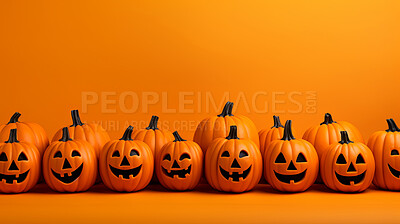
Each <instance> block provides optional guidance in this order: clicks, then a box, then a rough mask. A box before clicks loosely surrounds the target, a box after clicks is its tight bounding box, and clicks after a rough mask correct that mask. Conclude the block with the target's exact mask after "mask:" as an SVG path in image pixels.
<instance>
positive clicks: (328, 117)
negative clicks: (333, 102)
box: [320, 113, 336, 125]
mask: <svg viewBox="0 0 400 224" xmlns="http://www.w3.org/2000/svg"><path fill="white" fill-rule="evenodd" d="M332 123H336V121H334V120H333V118H332V115H331V114H330V113H326V114H325V120H324V122H322V123H321V124H320V125H323V124H332Z"/></svg>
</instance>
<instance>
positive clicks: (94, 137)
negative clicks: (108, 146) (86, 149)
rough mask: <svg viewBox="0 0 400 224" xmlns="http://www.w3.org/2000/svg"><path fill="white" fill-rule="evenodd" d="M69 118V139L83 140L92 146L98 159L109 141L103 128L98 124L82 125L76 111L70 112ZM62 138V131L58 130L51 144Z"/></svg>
mask: <svg viewBox="0 0 400 224" xmlns="http://www.w3.org/2000/svg"><path fill="white" fill-rule="evenodd" d="M71 117H72V125H71V126H69V127H68V131H69V133H70V137H71V139H73V140H83V141H87V142H89V143H90V144H91V145H92V146H93V148H94V151H95V153H96V156H97V158H98V157H99V155H100V151H101V149H102V148H103V146H104V144H105V143H106V142H108V141H110V136H109V135H108V133H107V132H106V131H105V130H104V128H103V127H101V126H100V125H98V124H94V123H91V124H85V123H82V121H81V118H80V117H79V111H78V110H72V111H71ZM62 136H63V129H60V130H58V131H57V132H56V134H55V135H54V137H53V139H52V142H57V141H59V139H60V138H61V137H62Z"/></svg>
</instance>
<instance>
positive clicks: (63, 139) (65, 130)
mask: <svg viewBox="0 0 400 224" xmlns="http://www.w3.org/2000/svg"><path fill="white" fill-rule="evenodd" d="M58 141H60V142H67V141H72V139H71V138H70V136H69V130H68V127H63V129H62V137H61V138H60V140H58Z"/></svg>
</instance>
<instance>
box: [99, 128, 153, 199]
mask: <svg viewBox="0 0 400 224" xmlns="http://www.w3.org/2000/svg"><path fill="white" fill-rule="evenodd" d="M132 131H133V127H132V126H129V127H128V128H127V129H126V130H125V133H124V135H123V136H122V138H121V139H119V140H113V141H109V142H107V143H106V144H105V145H104V147H103V150H102V152H101V154H100V161H99V162H100V164H99V166H100V175H101V178H102V180H103V183H104V184H105V185H106V186H107V187H108V188H109V189H111V190H114V191H123V192H132V191H138V190H141V189H143V188H145V187H146V186H147V185H148V184H149V182H150V180H151V178H152V176H153V170H154V158H153V153H152V151H151V149H150V147H149V146H148V145H147V144H146V143H144V142H142V141H138V140H133V139H132V137H131V136H132Z"/></svg>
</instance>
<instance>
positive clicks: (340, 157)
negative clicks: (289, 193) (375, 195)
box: [320, 131, 375, 192]
mask: <svg viewBox="0 0 400 224" xmlns="http://www.w3.org/2000/svg"><path fill="white" fill-rule="evenodd" d="M340 133H341V140H340V141H339V142H338V143H335V144H332V145H330V146H329V147H328V149H327V150H326V152H325V153H324V154H323V155H322V158H321V167H320V170H321V177H322V180H323V181H324V183H325V185H326V186H327V187H329V188H330V189H332V190H335V191H343V192H361V191H364V190H365V189H367V188H368V187H369V186H370V185H371V183H372V179H373V178H374V172H375V161H374V156H373V154H372V152H371V150H370V149H369V148H368V146H366V145H364V144H363V143H360V142H353V141H351V140H350V139H349V136H348V134H347V132H346V131H341V132H340Z"/></svg>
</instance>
